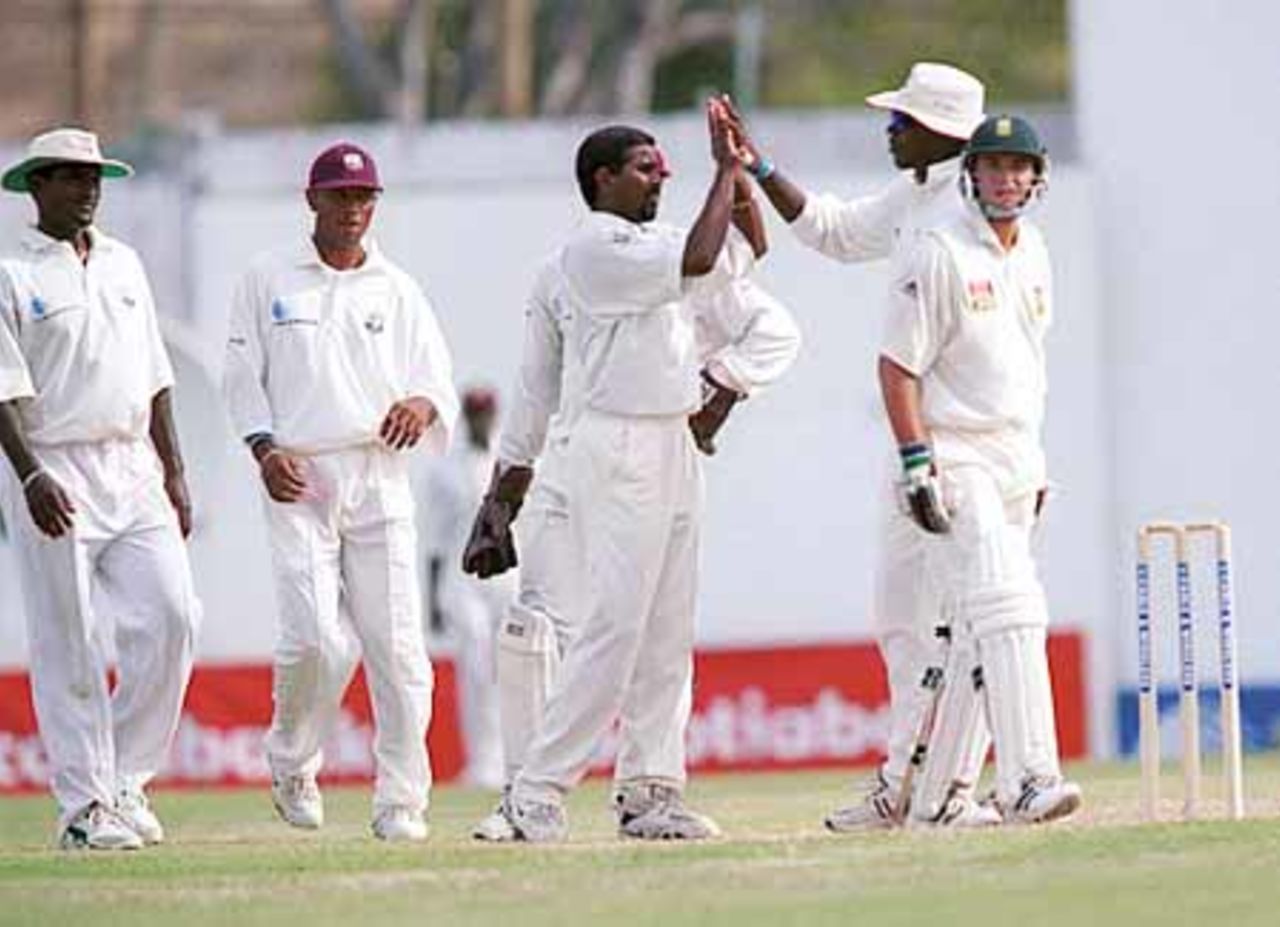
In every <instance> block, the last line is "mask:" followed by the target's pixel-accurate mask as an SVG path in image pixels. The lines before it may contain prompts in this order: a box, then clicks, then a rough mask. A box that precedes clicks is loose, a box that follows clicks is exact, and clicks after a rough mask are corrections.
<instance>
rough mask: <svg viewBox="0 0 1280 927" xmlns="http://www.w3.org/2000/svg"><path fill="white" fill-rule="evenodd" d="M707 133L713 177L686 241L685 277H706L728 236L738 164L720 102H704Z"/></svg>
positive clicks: (683, 268) (682, 266)
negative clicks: (709, 138)
mask: <svg viewBox="0 0 1280 927" xmlns="http://www.w3.org/2000/svg"><path fill="white" fill-rule="evenodd" d="M707 130H708V132H709V133H710V135H711V157H712V160H714V161H715V165H716V173H715V177H714V178H712V181H711V188H710V189H709V190H708V191H707V197H706V199H705V200H704V201H703V204H702V211H701V212H699V213H698V217H697V219H695V220H694V222H693V226H692V227H691V228H690V229H689V235H688V237H687V238H686V239H685V246H684V258H683V260H682V262H681V273H682V274H683V275H684V276H686V277H702V276H705V275H707V274H709V273H711V271H712V269H713V268H714V267H715V266H716V258H717V257H718V256H719V255H720V249H721V248H723V247H724V239H725V236H726V235H727V234H728V232H729V220H730V218H732V215H733V191H734V178H735V176H736V174H737V170H738V165H739V164H740V163H741V160H740V156H739V153H738V147H737V145H736V144H735V143H734V141H733V138H732V130H731V129H730V126H729V119H728V116H727V115H726V113H725V110H724V105H723V103H722V101H721V100H719V99H711V100H708V101H707Z"/></svg>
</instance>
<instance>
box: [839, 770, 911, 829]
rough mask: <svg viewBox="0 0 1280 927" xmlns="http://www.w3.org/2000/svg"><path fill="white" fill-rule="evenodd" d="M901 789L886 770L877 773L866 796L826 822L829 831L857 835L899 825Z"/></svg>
mask: <svg viewBox="0 0 1280 927" xmlns="http://www.w3.org/2000/svg"><path fill="white" fill-rule="evenodd" d="M897 811H898V791H897V789H895V788H894V787H893V786H891V785H890V784H889V782H888V780H886V779H885V777H884V775H883V774H882V773H879V772H877V773H876V777H875V778H874V779H873V780H871V782H870V783H869V784H868V786H867V788H866V792H865V794H863V796H862V798H860V799H859V800H857V801H855V802H854V803H853V804H852V805H845V806H843V807H840V808H837V809H836V810H835V811H832V812H831V813H830V814H828V815H827V816H826V817H825V818H824V819H823V821H822V823H823V825H824V826H825V827H826V828H827V830H829V831H832V832H833V833H837V834H856V833H861V832H863V831H869V830H888V829H890V828H892V827H897V826H898V817H897Z"/></svg>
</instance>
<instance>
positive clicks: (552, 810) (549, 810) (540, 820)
mask: <svg viewBox="0 0 1280 927" xmlns="http://www.w3.org/2000/svg"><path fill="white" fill-rule="evenodd" d="M503 808H504V809H505V811H506V817H507V820H508V821H509V822H510V824H511V829H512V830H514V831H515V834H516V839H517V840H523V841H525V842H526V843H560V842H561V841H563V840H564V839H565V838H566V837H568V836H569V822H568V820H567V819H566V818H565V814H564V806H563V805H561V804H560V802H558V801H549V800H539V799H531V798H519V797H517V796H515V795H511V796H509V797H507V798H506V799H505V800H504V801H503Z"/></svg>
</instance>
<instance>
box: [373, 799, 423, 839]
mask: <svg viewBox="0 0 1280 927" xmlns="http://www.w3.org/2000/svg"><path fill="white" fill-rule="evenodd" d="M370 827H371V829H372V830H373V835H374V836H375V837H377V838H378V839H379V840H385V841H386V842H387V843H421V842H422V841H423V840H426V839H427V822H426V821H425V820H424V819H423V817H422V812H421V811H415V810H414V809H412V808H406V807H405V806H404V805H391V806H388V807H386V808H381V809H379V811H378V813H377V814H375V815H374V816H373V823H372V824H371V825H370Z"/></svg>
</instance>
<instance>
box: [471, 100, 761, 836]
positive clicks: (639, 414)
mask: <svg viewBox="0 0 1280 927" xmlns="http://www.w3.org/2000/svg"><path fill="white" fill-rule="evenodd" d="M708 115H709V121H710V127H711V135H712V151H713V155H714V156H715V160H716V166H717V169H716V176H715V180H714V182H713V184H712V188H711V191H710V192H709V194H708V197H707V201H706V203H705V205H704V207H703V210H702V212H701V214H700V215H699V217H698V219H697V221H696V222H695V223H694V226H693V228H692V230H691V231H690V232H688V233H685V232H684V231H681V230H679V229H674V228H671V227H669V226H662V225H657V224H654V223H653V222H652V220H653V218H654V217H655V216H656V213H657V205H658V199H659V196H660V194H661V189H662V185H663V183H664V181H665V179H666V177H667V175H668V171H667V168H666V164H665V161H664V160H663V158H662V155H661V152H660V151H659V150H658V148H657V147H656V145H655V143H654V140H653V138H652V136H649V135H648V134H647V133H644V132H641V131H639V130H636V129H630V128H627V127H610V128H608V129H604V130H600V131H599V132H596V133H593V134H592V135H591V136H589V137H588V139H586V140H585V141H584V142H583V144H582V146H580V148H579V151H578V158H577V175H578V179H579V184H580V186H581V188H582V191H583V195H584V198H585V199H586V200H587V202H588V205H589V206H590V207H591V209H592V212H591V214H590V216H589V217H588V219H587V220H586V221H585V222H584V223H583V225H582V226H581V228H580V229H579V230H578V232H577V233H576V234H575V235H574V236H573V237H572V238H571V239H570V241H569V242H568V243H567V244H566V245H565V246H564V248H563V249H562V250H561V251H560V252H559V254H558V256H557V258H556V259H555V263H556V265H557V266H556V267H555V269H554V270H551V269H550V268H548V269H546V270H544V274H543V276H542V277H541V278H540V285H545V286H547V287H548V289H547V290H546V291H545V292H546V293H547V295H549V296H551V299H552V305H554V306H555V310H554V311H555V313H556V317H557V318H558V319H559V320H560V324H559V325H555V326H554V328H555V331H556V332H558V333H559V334H560V336H562V337H563V339H564V342H563V354H564V356H565V358H566V361H565V367H566V368H567V369H566V373H568V372H569V371H572V376H571V377H570V376H566V377H565V379H566V380H567V381H568V380H572V383H571V384H570V383H566V384H565V389H566V390H569V389H571V392H566V393H565V394H564V397H565V400H566V402H568V403H576V404H577V405H578V409H577V411H576V413H574V421H573V422H572V423H571V424H570V425H569V428H568V431H569V438H568V441H567V447H566V448H565V463H564V468H565V477H564V486H565V488H566V490H567V500H566V502H567V511H568V512H569V513H571V515H570V517H569V518H568V519H567V522H568V530H569V534H570V536H571V538H572V540H571V549H572V556H571V558H570V563H571V564H572V568H571V572H572V575H573V577H574V579H575V580H576V582H575V583H574V588H573V589H572V591H571V593H570V594H569V595H568V596H566V599H567V600H568V601H566V602H564V603H558V604H562V605H563V606H564V607H565V608H566V610H567V611H569V612H570V613H571V615H572V617H571V618H570V620H569V621H568V625H569V627H570V632H569V633H570V640H569V643H568V650H567V652H566V654H565V657H564V662H563V665H562V666H560V668H559V672H558V676H557V678H556V679H555V682H554V686H553V688H552V691H551V696H550V699H549V701H548V702H547V704H546V708H545V712H544V713H543V715H542V718H541V719H540V722H539V720H538V719H533V723H534V724H536V725H537V733H536V736H534V737H533V740H532V743H531V744H530V745H529V748H528V751H527V753H526V755H525V756H524V758H523V759H524V762H523V765H522V767H521V768H520V770H519V772H518V774H517V775H516V777H515V780H514V782H513V784H512V786H511V790H510V795H509V796H508V798H507V799H506V800H505V801H504V805H503V811H504V815H505V816H506V818H507V821H508V823H509V825H510V827H511V831H512V833H513V834H514V836H515V837H516V838H517V839H523V840H528V841H533V842H545V841H554V840H560V839H563V838H564V836H565V834H566V830H567V826H566V821H565V817H564V810H563V806H562V796H563V794H564V793H565V792H567V791H568V790H569V789H570V788H572V787H573V786H574V785H575V784H576V783H577V781H578V780H579V779H580V778H581V776H582V774H583V773H584V772H585V770H586V768H587V765H588V763H589V761H590V758H591V756H592V753H593V751H594V749H595V748H596V746H597V744H598V742H599V739H600V737H601V736H602V735H603V733H604V732H605V730H606V728H607V727H608V726H609V725H610V724H611V723H612V722H613V721H614V720H615V719H618V720H620V722H621V727H622V740H623V750H622V753H621V754H620V756H619V758H618V776H619V782H618V786H619V795H618V810H619V820H620V824H621V825H622V829H623V832H624V833H627V834H630V835H634V836H642V837H643V836H654V835H656V831H655V832H654V834H650V833H647V832H641V830H640V829H637V827H638V825H637V827H629V826H628V822H631V823H632V824H636V822H638V821H639V820H640V819H641V818H646V817H649V812H654V813H655V816H658V817H661V818H662V819H664V820H665V821H666V822H667V825H669V829H668V835H669V836H672V837H683V838H698V837H707V836H712V835H714V834H715V833H717V832H718V831H717V828H716V827H715V824H714V823H713V822H711V821H710V820H709V819H707V818H705V817H704V816H702V815H699V814H697V813H696V812H693V811H691V810H689V809H687V808H685V807H684V805H683V798H682V794H683V788H684V784H685V779H686V772H685V764H684V733H685V731H684V728H685V724H684V723H683V721H684V720H685V719H687V717H688V701H689V698H690V692H691V690H690V684H691V669H692V662H691V658H692V648H693V619H694V609H695V605H696V569H697V543H698V527H699V523H700V518H701V470H700V464H699V461H698V459H697V448H698V446H702V447H704V448H705V447H709V446H711V445H710V442H711V441H712V433H713V432H714V428H715V426H716V425H717V424H719V422H722V421H723V418H724V415H725V414H727V409H728V407H729V405H731V403H729V405H724V404H721V406H720V407H719V408H717V409H715V410H713V411H711V412H708V414H707V415H705V416H701V413H702V412H703V411H706V410H707V409H708V406H709V405H710V403H703V402H702V401H701V400H700V397H699V392H700V390H699V370H700V368H701V363H700V359H699V357H698V346H697V341H698V334H697V322H696V320H695V317H694V312H693V311H692V308H691V304H690V301H689V299H688V297H689V295H690V292H691V291H697V290H698V289H699V288H700V286H701V287H707V288H708V289H714V288H717V287H719V286H724V285H725V284H726V282H727V272H726V271H723V270H721V268H723V267H725V265H726V264H727V263H728V262H727V261H720V260H718V259H719V258H720V255H721V252H722V250H723V248H724V244H725V240H726V237H727V235H728V230H729V224H730V218H731V215H732V212H733V208H732V206H733V202H734V191H735V186H736V183H735V178H736V177H737V175H738V170H737V168H738V165H739V164H740V159H739V155H738V153H737V151H736V149H735V148H734V147H733V146H732V143H731V141H730V138H729V132H728V123H727V116H726V115H725V113H724V111H723V108H722V105H721V103H720V101H711V102H710V103H709V105H708ZM722 274H724V275H725V276H723V277H722ZM695 278H702V279H701V280H698V279H695ZM531 322H532V317H531ZM531 328H532V325H531V326H530V328H529V329H527V330H526V338H527V339H528V338H529V332H530V330H531ZM552 337H555V336H554V334H553V335H552ZM535 349H536V348H535ZM528 357H529V342H528V340H527V342H526V359H528ZM708 370H710V367H708ZM560 388H561V384H560V383H559V382H558V378H556V377H554V376H551V377H543V376H534V377H533V378H524V379H522V381H521V389H519V390H517V393H516V397H517V402H519V401H520V396H521V394H522V392H525V391H527V390H530V389H532V390H533V391H535V393H543V394H544V396H545V400H544V401H543V402H542V403H540V405H541V408H542V409H544V410H545V409H554V408H558V407H559V400H560V396H559V395H557V393H558V391H559V390H560ZM726 389H727V388H726V387H725V386H724V384H719V385H718V386H711V391H712V392H713V393H715V394H716V395H718V394H719V393H720V391H722V390H726ZM548 390H549V391H550V392H549V393H548V392H546V391H548ZM713 401H714V400H713ZM565 411H566V410H565V409H563V408H562V409H560V413H561V415H563V414H564V413H565ZM700 416H701V417H700ZM691 419H692V420H691ZM546 422H547V415H546V414H545V412H544V413H543V414H541V415H538V416H537V417H536V418H535V419H534V421H533V422H532V428H531V430H532V431H533V432H535V433H537V432H538V431H539V429H540V428H541V429H543V430H542V431H541V434H535V437H534V440H533V443H532V445H531V446H530V447H529V448H527V449H526V450H525V451H524V452H523V453H522V454H521V455H520V456H521V457H523V458H524V459H517V460H515V461H512V463H517V464H527V463H529V462H531V461H530V460H529V459H528V458H529V457H531V456H536V454H537V453H538V451H539V450H540V449H541V448H540V444H541V440H542V437H543V436H545V427H546ZM509 430H510V431H512V432H514V433H515V434H517V435H518V434H521V433H523V432H524V431H525V429H523V428H522V427H521V426H520V416H519V413H517V414H514V415H513V416H512V422H511V423H510V427H509ZM506 454H507V450H506V446H505V444H504V450H503V453H502V456H504V457H505V455H506ZM531 475H532V471H531V470H530V469H529V468H528V467H527V466H512V467H508V468H506V469H502V463H501V462H500V469H499V472H498V473H497V474H496V476H495V486H494V489H493V490H492V491H491V493H490V499H489V500H487V504H486V507H485V508H482V510H481V513H480V514H479V516H478V517H477V525H476V531H475V533H474V534H473V542H474V543H473V545H471V546H470V547H469V551H468V553H469V555H471V556H470V557H469V564H468V566H469V567H470V568H472V569H475V570H476V571H477V572H478V573H479V574H481V575H484V574H486V573H490V572H498V571H500V570H501V569H502V568H503V566H504V565H505V560H506V558H507V557H508V556H509V555H510V553H511V551H510V550H509V548H510V547H511V543H510V537H509V535H508V534H504V533H505V532H507V530H508V529H509V521H510V518H511V517H514V511H515V510H517V509H518V507H519V504H520V502H521V500H522V499H523V495H524V489H525V487H527V485H528V480H529V478H530V477H531ZM485 540H491V541H493V542H494V543H492V544H491V545H490V546H489V547H488V548H485V546H484V544H483V543H482V542H484V541H485ZM526 572H527V570H526ZM518 617H520V616H519V615H518V613H517V612H516V611H515V610H513V622H516V620H517V618H518ZM504 704H505V703H504ZM624 769H625V770H627V771H626V772H624ZM633 831H634V833H633Z"/></svg>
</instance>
